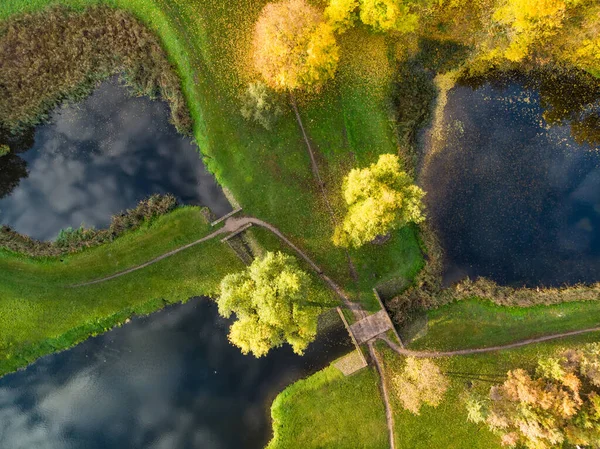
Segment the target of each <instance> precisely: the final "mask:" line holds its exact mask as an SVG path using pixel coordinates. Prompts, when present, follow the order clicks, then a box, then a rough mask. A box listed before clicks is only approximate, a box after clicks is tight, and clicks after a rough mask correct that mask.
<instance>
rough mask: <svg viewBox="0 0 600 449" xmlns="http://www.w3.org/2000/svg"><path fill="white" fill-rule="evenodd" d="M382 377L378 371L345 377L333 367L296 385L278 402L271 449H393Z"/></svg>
mask: <svg viewBox="0 0 600 449" xmlns="http://www.w3.org/2000/svg"><path fill="white" fill-rule="evenodd" d="M377 377H378V376H377V373H376V372H375V371H374V370H373V369H364V370H362V371H360V372H358V373H357V374H355V375H353V376H350V377H344V375H343V374H342V373H341V372H340V371H339V370H338V369H337V368H335V367H333V366H329V367H328V368H325V369H324V370H322V371H319V372H318V373H316V374H313V375H312V376H310V377H308V378H306V379H303V380H300V381H298V382H296V383H294V384H292V385H290V386H289V387H287V388H286V389H285V390H284V391H283V392H282V393H280V394H279V395H278V396H277V398H276V399H275V401H274V402H273V406H272V408H271V415H272V417H273V428H274V437H273V439H272V441H271V442H270V443H269V445H268V446H267V449H286V448H290V449H291V448H299V447H301V448H303V449H319V448H327V449H367V448H368V449H385V448H387V447H388V441H387V428H386V424H385V411H384V408H383V403H382V402H381V400H379V398H380V395H379V386H378V384H379V380H378V378H377Z"/></svg>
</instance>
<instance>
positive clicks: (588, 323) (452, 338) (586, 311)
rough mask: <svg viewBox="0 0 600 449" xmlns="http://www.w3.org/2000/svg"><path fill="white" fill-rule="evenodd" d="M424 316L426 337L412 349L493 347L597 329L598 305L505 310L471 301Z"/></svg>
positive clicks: (573, 304) (586, 304) (490, 304)
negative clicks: (562, 333)
mask: <svg viewBox="0 0 600 449" xmlns="http://www.w3.org/2000/svg"><path fill="white" fill-rule="evenodd" d="M427 315H428V326H427V334H426V335H425V336H423V337H421V338H418V339H416V340H415V341H413V342H411V344H410V345H409V346H410V348H411V349H435V350H451V349H463V348H476V347H485V346H495V345H501V344H506V343H511V342H515V341H519V340H525V339H528V338H534V337H540V336H544V335H549V334H557V333H560V332H567V331H571V330H577V329H585V328H589V327H596V326H600V301H585V302H568V303H563V304H557V305H552V306H533V307H505V306H497V305H495V304H493V303H491V302H489V301H483V300H478V299H470V300H464V301H458V302H454V303H451V304H447V305H445V306H443V307H440V308H438V309H435V310H430V311H429V312H427ZM598 337H600V335H598Z"/></svg>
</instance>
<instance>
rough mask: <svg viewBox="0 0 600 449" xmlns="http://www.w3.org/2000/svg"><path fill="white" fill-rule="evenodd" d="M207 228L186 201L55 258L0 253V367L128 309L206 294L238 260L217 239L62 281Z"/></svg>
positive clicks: (81, 334) (92, 331) (19, 363)
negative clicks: (100, 279)
mask: <svg viewBox="0 0 600 449" xmlns="http://www.w3.org/2000/svg"><path fill="white" fill-rule="evenodd" d="M209 229H210V226H209V225H207V224H206V222H205V221H204V218H203V216H202V214H201V212H200V209H199V208H196V207H186V208H181V209H177V210H176V211H174V212H172V213H170V214H168V215H165V216H162V217H160V218H159V219H157V220H155V221H154V222H153V223H152V224H150V225H147V226H145V227H143V228H142V229H138V230H136V231H134V232H132V233H130V234H127V235H125V236H123V237H121V238H119V239H117V240H115V241H114V242H113V243H110V244H106V245H103V246H100V247H97V248H93V249H90V250H87V251H83V252H82V253H78V254H74V255H71V256H68V257H65V258H63V259H62V261H61V260H60V259H32V258H27V257H24V256H19V255H15V254H10V253H6V252H4V253H0V298H1V299H0V329H2V333H1V335H0V375H2V374H6V373H7V372H10V371H13V370H15V369H17V368H20V367H23V366H25V365H27V364H29V363H31V362H32V361H34V360H35V359H36V358H38V357H40V356H42V355H45V354H48V353H51V352H55V351H58V350H62V349H66V348H69V347H71V346H73V345H74V344H76V343H79V342H80V341H82V340H84V339H85V338H87V337H88V336H90V335H96V334H98V333H101V332H104V331H106V330H108V329H110V328H111V327H112V326H114V325H116V324H118V323H120V322H122V321H123V320H125V319H126V318H127V317H129V316H130V315H132V314H133V313H142V314H146V313H150V312H152V311H155V310H158V309H160V308H161V307H163V306H164V305H165V304H169V303H174V302H179V301H186V300H187V299H189V298H191V297H194V296H201V295H211V294H214V292H215V291H216V290H217V287H218V284H219V282H220V280H221V278H222V277H223V276H224V275H226V274H227V273H229V272H231V271H233V270H237V269H241V268H242V267H243V265H242V263H241V261H240V260H239V259H238V258H237V257H236V256H235V254H234V253H233V252H232V251H229V250H227V249H225V247H224V246H223V244H221V243H220V242H219V240H218V239H216V240H211V241H207V242H205V243H202V244H200V245H198V246H195V247H192V248H189V249H187V250H185V251H183V252H181V253H178V254H176V255H174V256H172V257H170V258H168V259H165V260H162V261H160V262H158V263H156V264H154V265H151V266H149V267H147V268H145V269H143V270H140V271H136V272H133V273H130V274H128V275H126V276H123V277H121V278H117V279H114V280H111V281H108V282H105V283H101V284H96V285H91V286H88V287H80V288H70V287H68V286H69V285H70V284H72V283H75V282H81V281H86V280H92V279H95V278H97V277H100V276H103V275H106V274H109V273H114V272H116V271H120V270H122V269H125V268H128V267H131V266H135V265H137V264H138V263H140V262H145V261H147V260H149V259H152V258H154V257H156V256H158V255H160V254H162V253H164V252H166V251H168V250H170V249H173V248H175V247H178V246H181V245H183V244H185V243H189V242H192V241H195V240H197V239H199V238H201V237H203V236H204V235H206V234H207V233H208V232H209Z"/></svg>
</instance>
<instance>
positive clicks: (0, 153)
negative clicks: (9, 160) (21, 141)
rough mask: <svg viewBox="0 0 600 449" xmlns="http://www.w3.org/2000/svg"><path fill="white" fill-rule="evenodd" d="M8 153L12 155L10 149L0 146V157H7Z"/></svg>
mask: <svg viewBox="0 0 600 449" xmlns="http://www.w3.org/2000/svg"><path fill="white" fill-rule="evenodd" d="M8 153H10V147H9V146H8V145H5V144H2V145H0V157H2V156H6V155H7V154H8Z"/></svg>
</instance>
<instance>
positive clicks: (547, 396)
mask: <svg viewBox="0 0 600 449" xmlns="http://www.w3.org/2000/svg"><path fill="white" fill-rule="evenodd" d="M507 377H508V378H507V380H506V381H505V382H504V383H503V384H502V385H497V386H494V387H492V388H491V390H490V399H489V401H487V403H482V402H481V401H477V400H470V401H469V403H468V410H469V417H470V419H471V420H472V421H474V422H486V423H487V425H488V427H489V428H490V429H491V430H492V431H493V432H496V433H497V434H499V435H500V436H501V438H502V443H503V444H504V445H505V446H513V447H516V446H519V447H525V448H528V449H551V448H555V447H563V445H564V444H570V445H578V446H580V447H592V448H597V447H598V444H599V442H600V344H598V343H594V344H591V345H587V346H585V347H583V348H581V349H577V350H574V349H572V350H568V351H565V352H563V353H562V354H560V355H559V356H558V357H547V358H543V359H540V360H539V361H538V367H537V370H536V372H535V373H534V374H530V373H528V372H527V371H525V370H523V369H515V370H512V371H509V372H508V373H507Z"/></svg>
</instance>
